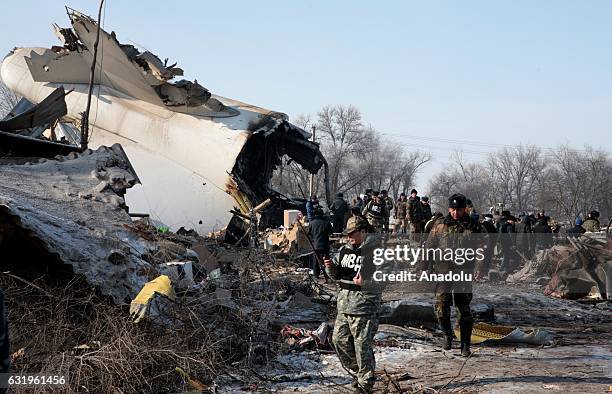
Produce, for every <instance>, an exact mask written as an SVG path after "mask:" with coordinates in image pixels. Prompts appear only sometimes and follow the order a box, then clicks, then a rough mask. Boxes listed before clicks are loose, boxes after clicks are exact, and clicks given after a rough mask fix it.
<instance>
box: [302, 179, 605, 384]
mask: <svg viewBox="0 0 612 394" xmlns="http://www.w3.org/2000/svg"><path fill="white" fill-rule="evenodd" d="M339 197H340V198H342V196H341V195H340V196H339ZM345 204H346V202H344V203H342V202H338V203H336V201H335V202H334V205H333V209H332V212H333V214H334V216H336V213H335V212H340V213H342V215H343V216H342V217H343V220H346V221H345V222H343V223H346V226H344V227H343V229H344V230H345V231H344V234H345V235H346V237H347V238H348V243H346V244H345V245H344V246H342V247H341V248H340V250H339V252H338V253H337V254H336V255H335V256H334V257H333V258H332V257H331V256H330V254H329V242H328V243H327V244H326V245H325V246H326V248H327V249H326V251H325V253H323V255H321V257H320V260H322V261H323V263H324V266H325V273H326V275H327V276H328V277H329V278H331V279H333V280H335V281H336V282H337V283H338V285H339V287H340V290H339V293H338V297H337V316H336V322H335V325H334V331H333V335H332V343H333V344H334V348H335V350H336V353H337V355H338V357H339V359H340V361H341V363H342V365H343V366H344V367H345V368H346V369H347V370H349V371H351V375H352V376H353V379H354V383H353V386H354V387H355V389H356V391H357V392H366V393H367V392H372V389H373V386H374V382H375V376H374V370H375V357H374V351H373V338H374V335H375V334H376V331H377V328H378V312H379V308H380V303H381V298H382V297H381V291H380V289H379V288H378V287H377V286H376V285H375V283H374V282H375V281H374V280H373V277H372V272H373V271H374V265H373V254H372V253H373V250H374V249H376V248H378V247H381V245H383V243H384V239H383V237H382V236H381V234H380V233H383V232H385V231H387V232H388V231H389V219H390V217H391V214H390V212H391V211H392V210H395V214H394V215H393V217H394V219H395V221H396V222H395V229H394V231H395V232H396V233H401V232H406V230H407V228H408V225H410V226H411V231H412V232H413V233H415V234H420V237H421V238H419V245H423V246H425V247H426V248H428V249H430V248H440V249H447V248H449V247H451V248H453V247H455V248H456V247H457V244H456V243H455V242H456V240H457V237H455V236H453V237H449V236H447V234H449V233H452V234H454V235H457V234H461V235H464V236H466V237H462V238H461V239H463V240H464V241H465V242H468V243H469V242H475V243H478V244H479V245H475V246H474V247H484V249H485V250H486V251H487V253H488V254H489V255H488V256H486V257H485V259H484V261H485V262H488V263H490V261H491V260H492V253H493V251H494V250H495V249H496V246H497V245H499V246H500V248H499V252H500V257H501V261H502V263H501V268H502V270H506V271H508V272H509V271H512V270H514V269H515V268H516V261H517V255H518V258H530V257H532V256H533V253H535V251H536V250H537V249H538V248H544V247H548V246H550V245H547V244H546V242H548V241H547V240H550V241H552V233H553V232H555V231H559V229H558V226H556V225H553V224H552V223H551V220H550V217H549V216H547V215H546V214H545V212H544V211H541V212H539V213H537V214H531V213H530V214H525V213H521V214H519V215H518V218H517V217H515V216H514V215H512V214H511V212H510V211H508V210H502V211H501V212H499V211H491V212H490V213H487V214H484V215H479V214H478V213H477V212H476V210H475V209H474V206H473V204H472V202H471V201H470V200H469V199H467V198H466V197H465V196H464V195H462V194H453V195H452V196H450V197H449V199H448V213H447V214H446V215H444V214H442V213H440V212H437V213H435V214H432V212H431V208H430V206H429V201H428V199H427V198H426V197H423V198H419V196H418V193H417V191H416V190H414V189H413V190H412V191H411V193H410V197H408V198H406V195H405V194H404V193H402V194H400V198H399V199H398V200H397V201H395V202H394V201H393V199H391V198H390V197H389V195H388V194H387V192H386V191H385V190H382V191H380V192H379V193H377V192H375V191H372V190H367V191H366V193H365V195H364V196H363V198H361V197H358V198H356V199H355V200H354V201H353V205H352V207H351V208H350V209H349V208H348V207H347V206H346V205H345ZM338 208H340V209H339V210H338ZM318 212H319V214H322V210H320V211H318ZM316 217H317V215H315V220H316ZM598 218H599V213H598V212H597V211H592V212H590V213H589V214H588V217H587V218H586V220H585V221H584V222H583V221H582V219H577V220H576V225H575V226H574V227H573V228H572V229H569V230H567V231H566V232H567V234H568V235H572V234H578V233H583V232H587V231H599V228H600V225H599V220H598ZM326 223H327V226H328V227H327V231H332V227H331V224H330V221H329V220H327V222H326ZM338 225H339V224H338ZM321 226H322V225H321ZM321 226H319V224H317V223H315V226H313V229H315V230H313V231H315V232H317V231H318V230H316V229H318V228H320V227H321ZM337 228H338V229H339V227H337ZM337 228H336V222H335V221H334V227H333V229H334V230H336V229H337ZM472 234H483V236H476V237H470V236H471V235H472ZM538 234H543V235H544V236H538ZM546 234H548V236H546ZM466 240H467V241H466ZM421 241H422V242H421ZM480 243H484V244H483V245H480ZM486 243H488V245H487V244H486ZM315 245H318V244H316V243H315ZM317 247H318V246H317ZM462 247H465V244H464V245H462ZM433 263H435V264H433ZM433 263H432V262H429V266H428V267H427V268H426V269H427V270H429V271H433V272H436V273H446V272H448V271H449V270H450V271H453V270H455V269H460V270H468V271H470V270H471V272H473V273H474V276H475V278H478V277H481V276H484V275H485V274H486V272H487V271H488V268H489V267H488V266H486V265H482V264H477V263H476V262H473V263H472V265H469V264H468V265H462V266H460V267H459V266H457V265H454V264H453V262H452V261H451V262H448V261H446V262H445V261H435V262H433ZM453 272H454V271H453ZM435 286H436V287H435V299H436V301H435V311H436V316H437V318H438V323H439V325H440V328H441V330H442V333H443V337H444V342H443V345H442V346H443V348H444V349H445V350H449V349H451V348H452V343H453V337H454V336H453V329H452V324H451V307H452V306H453V305H454V306H455V308H456V310H457V320H458V325H459V334H460V335H459V338H458V339H459V341H460V351H461V355H462V356H464V357H469V356H470V354H471V350H470V345H471V334H472V328H473V323H474V319H473V316H472V312H471V309H470V303H471V300H472V282H471V281H461V282H458V281H446V282H438V283H436V285H435Z"/></svg>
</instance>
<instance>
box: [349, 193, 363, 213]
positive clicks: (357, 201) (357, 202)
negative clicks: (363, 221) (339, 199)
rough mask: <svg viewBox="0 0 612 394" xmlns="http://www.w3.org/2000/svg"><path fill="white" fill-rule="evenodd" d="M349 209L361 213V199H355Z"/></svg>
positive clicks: (358, 197)
mask: <svg viewBox="0 0 612 394" xmlns="http://www.w3.org/2000/svg"><path fill="white" fill-rule="evenodd" d="M351 208H357V209H359V212H361V211H362V210H363V199H362V198H361V197H360V196H357V197H355V198H354V199H353V206H352V207H351Z"/></svg>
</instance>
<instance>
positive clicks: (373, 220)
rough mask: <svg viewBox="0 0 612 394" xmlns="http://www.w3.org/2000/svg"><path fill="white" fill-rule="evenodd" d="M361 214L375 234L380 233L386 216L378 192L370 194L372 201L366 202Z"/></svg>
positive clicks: (383, 203)
mask: <svg viewBox="0 0 612 394" xmlns="http://www.w3.org/2000/svg"><path fill="white" fill-rule="evenodd" d="M361 214H362V215H363V216H364V217H365V218H366V219H367V220H368V222H369V223H370V225H371V226H372V227H374V230H375V231H376V232H378V233H380V232H382V230H383V226H384V220H385V215H387V208H386V205H385V202H384V201H383V200H382V199H381V198H380V194H379V193H378V192H373V193H372V199H371V200H370V201H368V203H367V204H366V206H365V207H364V208H363V211H362V212H361Z"/></svg>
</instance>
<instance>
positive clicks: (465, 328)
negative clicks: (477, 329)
mask: <svg viewBox="0 0 612 394" xmlns="http://www.w3.org/2000/svg"><path fill="white" fill-rule="evenodd" d="M473 325H474V324H473V323H472V322H469V323H464V324H463V325H461V324H460V325H459V330H460V333H461V356H462V357H469V356H470V355H471V354H472V351H471V350H470V344H471V343H472V326H473Z"/></svg>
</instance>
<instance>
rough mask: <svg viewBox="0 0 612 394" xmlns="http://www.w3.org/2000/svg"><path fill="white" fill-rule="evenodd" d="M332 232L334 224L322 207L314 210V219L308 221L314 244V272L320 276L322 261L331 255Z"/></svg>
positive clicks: (309, 232) (316, 276)
mask: <svg viewBox="0 0 612 394" xmlns="http://www.w3.org/2000/svg"><path fill="white" fill-rule="evenodd" d="M331 233H332V225H331V223H330V221H329V218H328V217H327V216H325V213H324V212H323V209H322V208H320V207H319V208H317V209H315V211H314V216H313V218H312V220H311V221H310V222H309V223H308V236H309V237H310V239H311V240H312V245H313V246H314V255H313V256H312V274H313V275H314V277H315V278H319V274H320V273H321V263H322V262H323V260H324V259H326V258H328V257H329V236H330V235H331Z"/></svg>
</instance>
